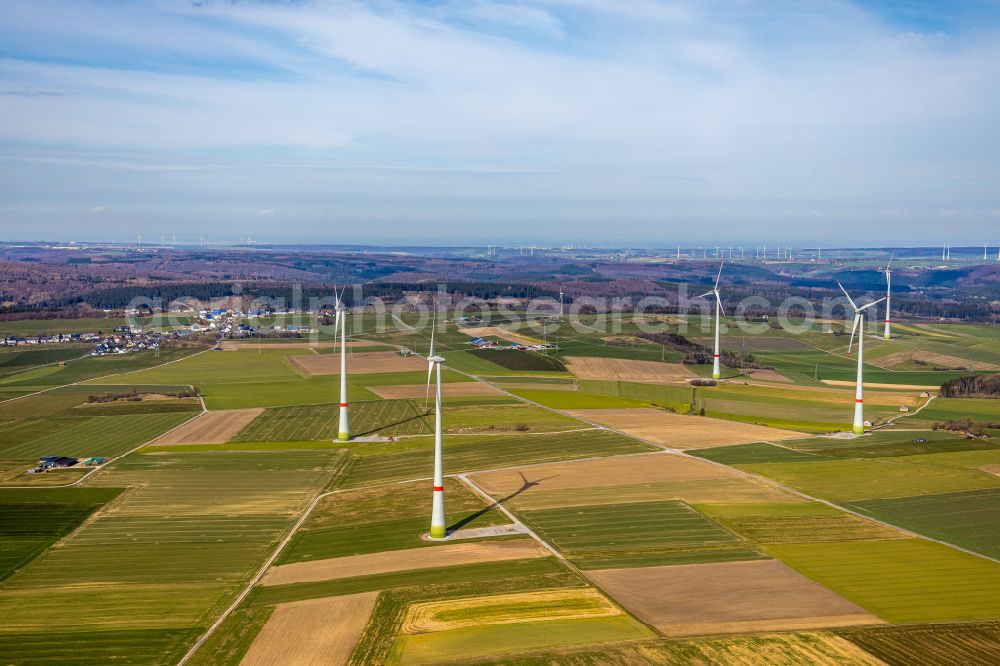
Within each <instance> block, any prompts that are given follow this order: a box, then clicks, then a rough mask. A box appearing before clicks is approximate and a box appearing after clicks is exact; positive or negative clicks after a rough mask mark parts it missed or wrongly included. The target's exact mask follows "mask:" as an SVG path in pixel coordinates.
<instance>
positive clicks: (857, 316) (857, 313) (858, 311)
mask: <svg viewBox="0 0 1000 666" xmlns="http://www.w3.org/2000/svg"><path fill="white" fill-rule="evenodd" d="M837 286H838V287H840V290H841V291H842V292H844V296H847V300H848V301H849V302H850V304H851V309H853V310H854V324H853V325H852V326H851V341H850V342H849V343H848V345H847V353H848V354H850V353H851V349H853V348H854V334H855V333H856V332H857V331H858V327H859V326H860V324H861V320H862V319H863V318H864V315H863V314H862V313H864V311H865V310H867V309H868V308H870V307H872V306H873V305H878V304H879V303H881V302H882V301H884V300H885V297H884V296H883V297H882V298H880V299H878V300H877V301H872V302H871V303H868V304H867V305H862V306H861V307H860V308H859V307H858V304H857V303H855V302H854V299H853V298H851V295H850V294H848V293H847V290H846V289H844V285H842V284H840V282H839V281H838V282H837Z"/></svg>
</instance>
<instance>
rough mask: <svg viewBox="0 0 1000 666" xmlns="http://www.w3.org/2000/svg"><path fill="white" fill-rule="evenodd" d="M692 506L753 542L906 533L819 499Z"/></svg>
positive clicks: (831, 539)
mask: <svg viewBox="0 0 1000 666" xmlns="http://www.w3.org/2000/svg"><path fill="white" fill-rule="evenodd" d="M695 508H697V509H698V510H699V511H700V512H701V513H703V514H705V515H707V516H709V517H711V518H712V519H713V520H715V521H716V522H719V523H721V524H723V525H725V526H726V527H727V528H729V530H730V531H732V532H734V533H736V534H739V535H740V536H741V537H743V538H744V539H746V540H747V541H750V542H751V543H755V544H774V543H816V542H824V541H828V542H838V541H859V540H875V539H899V538H903V537H904V536H905V535H904V534H903V533H901V532H897V531H895V530H890V529H888V528H886V527H883V526H881V525H879V524H877V523H873V522H870V521H867V520H863V519H861V518H857V517H855V516H852V515H850V514H848V513H845V512H843V511H839V510H837V509H834V508H833V507H831V506H827V505H826V504H820V503H819V502H809V503H795V504H706V505H697V506H696V507H695Z"/></svg>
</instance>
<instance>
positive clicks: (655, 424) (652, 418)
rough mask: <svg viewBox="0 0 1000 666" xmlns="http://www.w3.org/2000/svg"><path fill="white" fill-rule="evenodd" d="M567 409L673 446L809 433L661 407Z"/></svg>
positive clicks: (775, 438)
mask: <svg viewBox="0 0 1000 666" xmlns="http://www.w3.org/2000/svg"><path fill="white" fill-rule="evenodd" d="M566 412H567V413H568V414H572V415H573V416H576V417H579V418H582V419H585V420H587V421H590V422H592V423H599V424H601V425H606V426H610V427H612V428H615V429H616V430H620V431H622V432H624V433H626V434H629V435H632V436H634V437H640V438H642V439H646V440H649V441H651V442H655V443H657V444H662V445H663V446H669V447H671V448H674V449H707V448H710V447H713V446H729V445H730V444H747V443H749V442H760V441H778V440H783V439H799V438H803V437H809V436H810V435H806V434H804V433H801V432H793V431H791V430H779V429H777V428H768V427H766V426H759V425H753V424H751V423H740V422H738V421H726V420H724V419H712V418H707V417H704V416H687V415H684V414H674V413H671V412H667V411H663V410H660V409H643V408H636V409H568V410H566Z"/></svg>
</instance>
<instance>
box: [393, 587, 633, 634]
mask: <svg viewBox="0 0 1000 666" xmlns="http://www.w3.org/2000/svg"><path fill="white" fill-rule="evenodd" d="M470 611H471V612H470ZM621 614H622V612H621V610H619V609H618V608H617V607H616V606H615V605H614V604H612V603H611V602H610V601H608V599H607V598H606V597H605V596H604V595H602V594H601V593H600V592H598V591H597V590H592V589H583V590H546V591H542V592H522V593H518V594H500V595H496V596H491V597H472V598H467V599H455V600H451V601H429V602H424V603H418V604H413V605H412V606H410V608H409V609H408V610H407V613H406V617H405V618H404V620H403V626H402V629H401V633H404V634H425V633H429V632H432V631H447V630H449V629H459V628H461V627H472V626H483V625H489V624H516V623H519V622H541V621H546V620H577V619H581V618H585V617H613V616H615V615H621Z"/></svg>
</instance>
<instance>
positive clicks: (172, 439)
mask: <svg viewBox="0 0 1000 666" xmlns="http://www.w3.org/2000/svg"><path fill="white" fill-rule="evenodd" d="M263 411H264V409H263V408H261V407H253V408H250V409H222V410H218V411H213V412H203V413H202V414H200V415H199V416H196V417H195V418H193V419H191V420H190V421H188V422H187V423H185V424H184V425H182V426H181V427H179V428H177V429H176V430H172V431H170V432H168V433H167V434H165V435H163V436H162V437H160V438H159V439H157V440H155V441H154V442H153V444H156V445H158V446H163V445H167V444H225V443H226V442H228V441H229V440H230V439H232V438H233V437H234V436H235V435H236V433H238V432H239V431H240V430H243V427H244V426H246V425H247V424H248V423H250V422H251V421H253V420H254V419H255V418H257V416H259V415H260V414H261V413H262V412H263Z"/></svg>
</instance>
